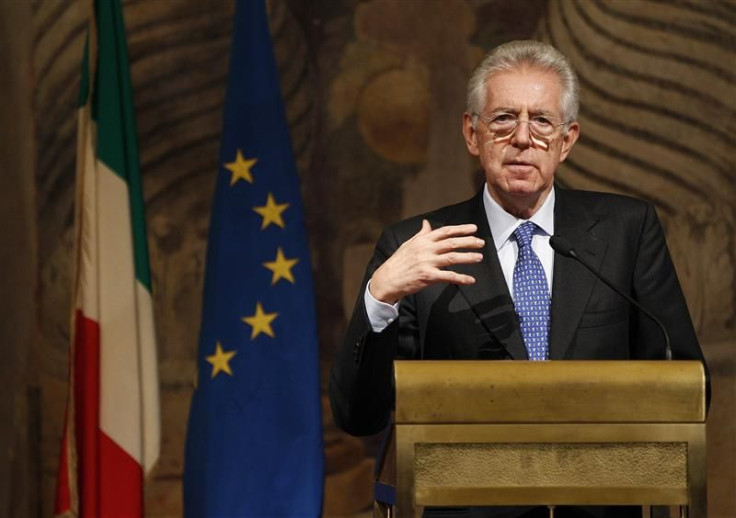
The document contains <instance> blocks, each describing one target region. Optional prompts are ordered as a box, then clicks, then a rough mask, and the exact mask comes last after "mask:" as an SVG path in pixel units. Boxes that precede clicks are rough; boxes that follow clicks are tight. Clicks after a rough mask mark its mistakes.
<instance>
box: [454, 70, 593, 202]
mask: <svg viewBox="0 0 736 518" xmlns="http://www.w3.org/2000/svg"><path fill="white" fill-rule="evenodd" d="M561 93H562V85H561V83H560V80H559V78H558V77H557V75H556V74H555V73H554V72H551V71H548V70H544V69H539V68H529V67H524V68H519V69H515V70H510V71H507V72H499V73H496V74H494V75H493V76H492V77H491V78H490V79H489V80H488V81H487V82H486V103H485V107H484V108H483V110H482V112H481V113H480V115H481V117H485V118H486V120H488V119H489V118H491V117H494V116H496V115H497V114H499V113H508V114H512V115H515V116H516V117H518V119H519V120H520V121H522V122H520V124H519V125H518V127H517V128H516V131H515V132H514V133H513V134H512V135H510V136H507V137H505V138H499V137H498V135H494V133H493V132H492V131H491V129H489V126H488V124H487V123H485V122H484V121H483V120H481V119H480V118H478V120H477V123H476V126H475V128H473V125H472V118H471V115H470V114H467V113H466V114H465V118H464V121H463V134H464V136H465V143H466V145H467V147H468V151H470V153H471V154H472V155H474V156H477V157H478V158H479V160H480V163H481V166H482V167H483V170H484V171H485V173H486V181H487V182H488V186H489V191H490V194H491V196H493V198H494V199H495V200H496V201H498V202H499V204H500V205H501V206H502V207H504V208H506V209H507V210H509V208H510V207H514V208H517V209H519V208H522V207H526V208H530V209H532V212H533V211H536V209H537V208H539V206H541V204H542V203H543V201H544V199H545V198H546V195H547V193H549V191H550V190H551V189H552V184H553V181H554V173H555V169H556V168H557V165H558V164H559V163H560V162H562V161H563V160H565V158H566V157H567V155H568V153H569V152H570V149H571V148H572V146H573V144H574V143H575V141H576V140H577V138H578V133H579V127H578V124H577V123H572V124H571V125H570V127H569V129H568V132H567V133H566V134H565V133H564V132H563V129H564V128H563V127H561V126H560V127H559V128H557V129H556V131H555V133H554V135H553V136H552V138H551V139H546V140H545V139H540V138H538V137H536V136H535V135H534V133H533V132H531V133H530V127H529V124H528V123H527V122H525V121H529V120H531V119H534V118H535V117H545V118H546V119H547V120H552V121H553V122H555V123H560V122H563V121H564V119H563V114H562V110H561V106H560V95H561ZM510 212H513V211H510ZM527 217H528V216H527Z"/></svg>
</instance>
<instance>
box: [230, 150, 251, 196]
mask: <svg viewBox="0 0 736 518" xmlns="http://www.w3.org/2000/svg"><path fill="white" fill-rule="evenodd" d="M256 162H258V159H257V158H243V153H241V152H240V150H239V149H238V152H237V153H236V155H235V161H234V162H228V163H226V164H225V166H224V167H225V169H228V170H229V171H230V172H231V173H232V175H231V176H230V186H231V187H232V186H233V185H235V183H236V182H237V181H238V180H245V181H246V182H248V183H253V175H252V174H251V172H250V170H251V168H252V167H253V166H254V165H256Z"/></svg>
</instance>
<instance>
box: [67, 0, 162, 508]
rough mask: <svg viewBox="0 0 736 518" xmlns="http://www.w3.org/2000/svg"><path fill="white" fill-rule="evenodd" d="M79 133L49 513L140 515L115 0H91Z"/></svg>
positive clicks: (129, 189)
mask: <svg viewBox="0 0 736 518" xmlns="http://www.w3.org/2000/svg"><path fill="white" fill-rule="evenodd" d="M79 104H80V107H79V113H78V124H79V126H78V132H77V192H76V206H75V251H74V257H75V261H74V268H75V271H74V278H73V279H74V280H73V282H74V285H73V288H72V292H73V304H74V308H73V311H72V323H71V331H72V333H71V336H72V339H71V347H70V362H69V398H68V406H67V414H66V424H65V427H64V435H63V442H62V448H61V455H60V459H59V477H58V485H57V494H56V507H55V513H56V515H57V516H65V517H66V516H74V517H85V518H87V517H90V518H91V517H95V518H98V517H99V518H103V517H113V516H114V517H126V518H128V517H130V518H133V517H141V516H143V500H144V498H143V480H144V474H145V473H146V472H147V471H148V470H150V469H151V467H152V466H153V464H154V463H155V462H156V460H157V458H158V454H159V436H160V423H159V400H158V379H157V369H156V342H155V330H154V325H153V305H152V300H151V276H150V271H149V267H148V250H147V245H146V234H145V221H144V215H143V197H142V193H141V176H140V170H139V165H138V148H137V144H136V129H135V117H134V109H133V101H132V93H131V86H130V73H129V70H128V56H127V47H126V43H125V28H124V23H123V18H122V9H121V6H120V1H119V0H96V1H95V2H94V12H93V13H92V14H91V16H90V30H89V33H88V41H87V45H86V47H85V55H84V59H83V66H82V81H81V94H80V103H79Z"/></svg>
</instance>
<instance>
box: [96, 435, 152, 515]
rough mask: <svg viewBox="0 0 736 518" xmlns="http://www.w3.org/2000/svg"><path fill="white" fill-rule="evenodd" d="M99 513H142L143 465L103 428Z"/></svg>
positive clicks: (101, 437)
mask: <svg viewBox="0 0 736 518" xmlns="http://www.w3.org/2000/svg"><path fill="white" fill-rule="evenodd" d="M99 516H100V517H101V518H108V517H109V518H113V517H115V518H118V517H126V518H127V517H138V516H143V468H142V467H141V465H140V464H138V462H136V460H135V459H133V457H131V456H130V455H128V453H127V452H126V451H125V450H123V449H122V448H121V447H120V446H118V444H117V443H116V442H115V441H113V440H112V439H110V438H109V437H108V436H107V435H105V433H104V432H102V431H100V513H99Z"/></svg>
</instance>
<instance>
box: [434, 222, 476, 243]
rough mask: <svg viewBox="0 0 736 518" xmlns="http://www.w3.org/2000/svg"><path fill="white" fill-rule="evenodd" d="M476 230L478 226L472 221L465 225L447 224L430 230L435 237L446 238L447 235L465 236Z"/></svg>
mask: <svg viewBox="0 0 736 518" xmlns="http://www.w3.org/2000/svg"><path fill="white" fill-rule="evenodd" d="M477 231H478V227H477V226H476V225H474V224H472V223H468V224H465V225H448V226H446V227H440V228H437V229H435V230H433V231H432V234H433V236H434V238H435V239H437V240H440V239H447V238H448V237H454V236H467V235H470V234H475V233H476V232H477Z"/></svg>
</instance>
